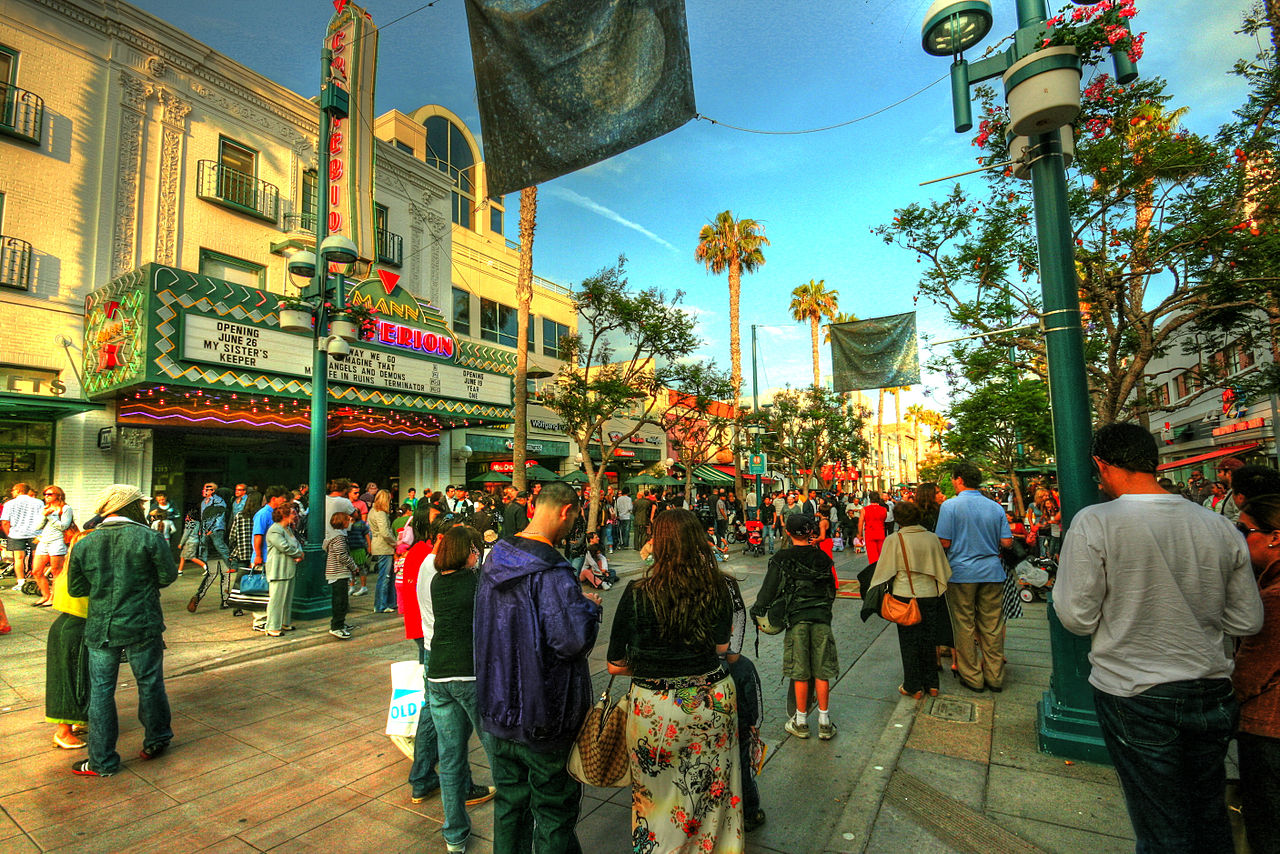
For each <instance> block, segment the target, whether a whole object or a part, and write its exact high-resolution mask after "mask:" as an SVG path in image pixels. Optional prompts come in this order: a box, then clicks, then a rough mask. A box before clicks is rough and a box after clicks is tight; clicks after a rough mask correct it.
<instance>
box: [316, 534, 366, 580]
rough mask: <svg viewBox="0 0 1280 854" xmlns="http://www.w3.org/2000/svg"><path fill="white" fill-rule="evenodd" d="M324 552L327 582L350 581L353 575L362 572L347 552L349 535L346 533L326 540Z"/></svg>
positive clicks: (325, 578)
mask: <svg viewBox="0 0 1280 854" xmlns="http://www.w3.org/2000/svg"><path fill="white" fill-rule="evenodd" d="M324 552H325V561H324V580H325V581H328V582H334V581H343V580H348V581H349V580H350V579H351V577H352V576H353V575H355V574H356V573H358V572H359V571H360V570H359V567H357V566H356V562H355V561H354V560H352V559H351V553H350V552H349V551H347V535H346V532H345V531H339V532H338V533H337V534H335V535H334V536H332V537H330V538H329V539H327V540H325V541H324Z"/></svg>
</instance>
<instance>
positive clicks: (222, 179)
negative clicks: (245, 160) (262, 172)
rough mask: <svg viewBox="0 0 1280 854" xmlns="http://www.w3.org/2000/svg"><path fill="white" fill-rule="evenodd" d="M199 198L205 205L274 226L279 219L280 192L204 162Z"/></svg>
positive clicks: (223, 167) (249, 178)
mask: <svg viewBox="0 0 1280 854" xmlns="http://www.w3.org/2000/svg"><path fill="white" fill-rule="evenodd" d="M196 195H197V196H199V197H200V198H202V199H204V200H205V201H209V202H213V203H214V204H219V205H222V206H223V207H226V208H230V209H231V210H234V211H239V212H240V213H243V214H248V215H249V216H252V217H257V218H258V219H262V220H266V221H267V222H270V223H274V222H277V221H278V220H279V218H280V216H279V211H280V190H279V189H278V188H277V187H276V186H275V185H274V184H268V183H267V182H266V181H263V180H261V179H260V178H255V177H253V176H252V175H246V174H245V173H244V172H237V171H236V170H235V169H229V168H227V167H226V166H223V165H222V164H221V163H219V162H218V161H216V160H201V161H200V172H199V176H198V178H197V180H196Z"/></svg>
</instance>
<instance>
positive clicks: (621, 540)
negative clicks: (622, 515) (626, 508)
mask: <svg viewBox="0 0 1280 854" xmlns="http://www.w3.org/2000/svg"><path fill="white" fill-rule="evenodd" d="M630 542H631V520H630V519H619V520H618V548H620V549H626V548H630V546H629V545H628V543H630Z"/></svg>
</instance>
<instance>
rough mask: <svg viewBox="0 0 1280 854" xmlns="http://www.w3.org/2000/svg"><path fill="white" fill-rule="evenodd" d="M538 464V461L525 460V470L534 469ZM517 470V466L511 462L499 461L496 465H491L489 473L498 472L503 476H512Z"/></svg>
mask: <svg viewBox="0 0 1280 854" xmlns="http://www.w3.org/2000/svg"><path fill="white" fill-rule="evenodd" d="M537 464H538V461H537V460H525V461H524V465H525V468H532V467H533V466H536V465H537ZM515 470H516V464H515V463H513V462H511V460H498V461H497V462H496V463H489V471H498V472H502V473H503V474H511V473H512V472H513V471H515Z"/></svg>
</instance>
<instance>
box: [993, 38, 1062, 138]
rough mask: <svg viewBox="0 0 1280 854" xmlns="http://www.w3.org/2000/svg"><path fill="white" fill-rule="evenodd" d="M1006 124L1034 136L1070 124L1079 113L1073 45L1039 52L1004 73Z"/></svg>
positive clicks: (1023, 59)
mask: <svg viewBox="0 0 1280 854" xmlns="http://www.w3.org/2000/svg"><path fill="white" fill-rule="evenodd" d="M1003 80H1004V94H1005V98H1006V100H1008V102H1009V125H1010V127H1012V128H1013V132H1014V133H1015V134H1017V135H1018V136H1027V137H1030V136H1036V135H1039V134H1042V133H1049V132H1050V131H1054V130H1057V129H1058V128H1060V127H1062V126H1063V125H1066V124H1070V123H1071V122H1072V121H1074V120H1075V117H1076V116H1078V115H1079V114H1080V57H1079V55H1078V53H1077V52H1076V48H1075V46H1074V45H1062V46H1059V47H1048V48H1045V49H1044V50H1038V51H1036V52H1035V53H1033V54H1031V55H1030V56H1027V57H1024V58H1022V59H1020V60H1018V61H1017V62H1015V63H1014V64H1013V65H1011V66H1009V70H1008V71H1006V72H1005V73H1004V78H1003Z"/></svg>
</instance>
